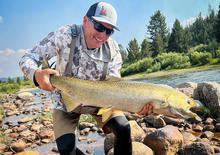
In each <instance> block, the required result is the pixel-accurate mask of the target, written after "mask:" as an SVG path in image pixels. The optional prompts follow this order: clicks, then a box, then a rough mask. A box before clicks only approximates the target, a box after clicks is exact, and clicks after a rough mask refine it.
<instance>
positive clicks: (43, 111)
mask: <svg viewBox="0 0 220 155" xmlns="http://www.w3.org/2000/svg"><path fill="white" fill-rule="evenodd" d="M176 88H177V89H178V90H180V91H182V92H184V93H185V94H187V95H188V96H191V97H192V98H194V99H196V100H199V101H200V102H201V103H202V104H204V105H205V106H206V107H207V108H204V109H202V110H201V109H194V111H195V112H196V113H197V114H198V115H199V117H196V118H193V119H188V120H183V119H174V118H170V117H166V116H161V115H157V116H155V115H148V116H145V117H143V116H139V115H136V114H131V113H127V112H126V113H125V114H126V117H127V118H128V120H130V121H129V122H130V125H131V134H132V141H133V154H134V155H145V154H146V155H150V154H156V155H172V154H173V155H174V154H179V155H186V154H187V155H197V154H203V155H209V154H218V153H220V84H218V83H214V82H204V83H198V84H197V83H191V82H188V83H183V84H181V85H178V86H176ZM39 98H40V99H41V102H39V100H38V99H39ZM40 105H41V106H40ZM0 109H4V110H5V115H6V117H5V118H4V119H3V118H0V122H1V123H2V129H1V137H0V142H1V144H0V154H4V155H10V154H16V153H17V152H22V151H24V150H37V149H36V148H39V147H40V146H44V145H48V144H53V145H51V148H47V149H49V150H45V152H41V154H58V153H57V148H56V146H55V143H54V135H53V124H52V118H51V113H52V109H53V105H52V104H51V101H50V97H49V95H48V93H46V92H35V93H29V92H25V93H19V94H16V95H4V97H3V99H2V101H1V103H0ZM208 109H211V111H209V110H208ZM91 132H92V133H96V134H97V135H101V136H100V137H98V138H97V139H96V138H94V137H89V138H88V137H87V136H86V135H88V134H89V133H91ZM78 134H79V136H78V138H77V141H79V142H84V144H83V145H81V147H80V149H81V150H82V151H83V152H84V153H85V154H104V152H105V153H106V154H108V155H111V154H113V142H114V135H113V134H112V133H111V134H108V135H104V133H103V131H102V129H100V128H98V127H96V126H95V125H94V124H91V123H88V122H82V123H80V125H79V133H78ZM100 139H103V140H102V141H99V140H100ZM103 141H104V144H103ZM97 142H98V143H97ZM96 147H100V148H101V149H104V151H102V152H101V151H95V148H96ZM83 148H86V149H83ZM39 152H40V151H39Z"/></svg>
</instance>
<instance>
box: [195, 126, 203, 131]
mask: <svg viewBox="0 0 220 155" xmlns="http://www.w3.org/2000/svg"><path fill="white" fill-rule="evenodd" d="M193 130H194V131H196V132H202V130H203V127H202V126H201V125H195V126H193Z"/></svg>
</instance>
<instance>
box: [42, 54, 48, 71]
mask: <svg viewBox="0 0 220 155" xmlns="http://www.w3.org/2000/svg"><path fill="white" fill-rule="evenodd" d="M46 68H49V62H48V60H47V58H46V56H43V62H42V69H46Z"/></svg>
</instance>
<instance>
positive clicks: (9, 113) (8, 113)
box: [6, 109, 19, 117]
mask: <svg viewBox="0 0 220 155" xmlns="http://www.w3.org/2000/svg"><path fill="white" fill-rule="evenodd" d="M18 114H19V111H18V110H17V109H14V110H7V111H6V116H7V117H9V116H13V115H18Z"/></svg>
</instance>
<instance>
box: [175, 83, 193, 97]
mask: <svg viewBox="0 0 220 155" xmlns="http://www.w3.org/2000/svg"><path fill="white" fill-rule="evenodd" d="M175 88H176V89H177V90H179V91H181V92H183V93H184V94H186V95H187V96H189V97H192V98H193V94H194V90H195V89H196V88H197V83H194V82H184V83H181V84H179V85H176V86H175Z"/></svg>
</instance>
